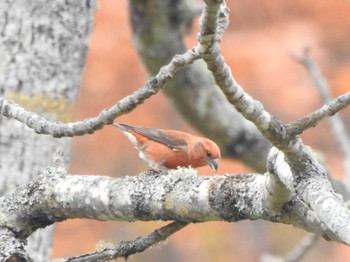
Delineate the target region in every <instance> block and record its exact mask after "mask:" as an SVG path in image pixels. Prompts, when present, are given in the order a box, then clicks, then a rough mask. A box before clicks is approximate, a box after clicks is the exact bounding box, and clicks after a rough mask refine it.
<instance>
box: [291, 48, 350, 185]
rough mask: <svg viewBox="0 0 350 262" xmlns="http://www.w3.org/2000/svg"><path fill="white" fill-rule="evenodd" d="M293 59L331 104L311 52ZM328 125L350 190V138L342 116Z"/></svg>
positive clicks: (330, 120) (338, 116)
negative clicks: (340, 157)
mask: <svg viewBox="0 0 350 262" xmlns="http://www.w3.org/2000/svg"><path fill="white" fill-rule="evenodd" d="M292 57H293V58H294V59H295V60H296V61H297V62H298V63H300V64H301V65H303V66H304V67H305V68H306V69H307V70H308V72H309V73H310V75H311V76H312V79H313V80H314V82H315V84H316V87H317V88H318V90H319V93H320V96H321V99H322V101H323V102H324V103H330V102H331V100H332V96H331V94H330V87H329V84H328V81H327V80H326V78H325V77H324V76H323V74H322V73H321V70H320V69H319V67H318V66H317V64H316V63H315V61H314V60H313V59H312V57H311V55H310V50H309V49H305V50H304V53H303V55H300V56H298V55H296V54H292ZM328 123H329V125H330V127H331V130H332V131H333V134H334V137H335V139H336V141H337V143H338V146H339V148H341V150H342V151H343V154H344V168H345V174H346V184H347V187H348V188H350V138H349V136H348V133H347V132H346V126H345V123H344V121H343V120H342V118H341V116H340V115H334V116H333V117H331V118H329V119H328Z"/></svg>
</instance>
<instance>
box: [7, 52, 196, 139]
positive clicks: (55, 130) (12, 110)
mask: <svg viewBox="0 0 350 262" xmlns="http://www.w3.org/2000/svg"><path fill="white" fill-rule="evenodd" d="M198 58H199V54H198V52H197V50H196V49H195V48H194V49H191V50H188V51H187V52H186V53H184V54H183V55H177V56H174V58H173V59H172V60H171V62H170V63H169V64H168V65H166V66H163V67H162V68H161V69H160V70H159V72H158V74H157V75H156V76H154V77H153V78H151V79H150V80H148V81H147V82H146V83H145V85H144V86H142V87H141V88H139V89H138V90H136V91H134V92H133V93H132V94H131V95H129V96H127V97H125V98H123V99H122V100H120V101H119V102H117V103H116V104H115V105H114V106H113V107H111V108H109V109H105V110H104V111H102V112H101V113H100V114H99V115H98V116H97V117H94V118H89V119H85V120H82V121H79V122H75V123H67V124H65V123H61V122H51V121H49V120H47V119H45V118H44V117H41V116H40V115H38V114H36V113H33V112H29V111H27V110H25V109H23V108H22V107H21V106H19V105H17V104H15V103H14V102H12V101H10V100H8V99H6V98H2V97H0V114H2V115H4V116H7V117H11V118H14V119H16V120H18V121H20V122H22V123H24V124H26V125H27V126H28V127H29V128H32V129H34V131H35V132H36V133H38V134H49V135H52V136H54V137H64V136H69V137H71V136H80V135H84V134H87V133H93V132H95V131H96V130H98V129H101V128H102V127H103V126H104V125H106V124H111V123H113V121H114V119H115V118H117V117H118V116H121V115H123V114H126V113H128V112H130V111H132V110H133V109H135V108H136V106H138V105H139V104H141V103H142V102H144V101H145V100H146V99H148V98H149V97H151V96H152V95H155V94H156V93H157V92H158V91H159V90H160V89H161V88H163V87H164V86H165V84H166V83H167V82H168V81H169V80H170V79H172V77H173V76H174V74H175V73H176V72H177V71H179V70H180V69H181V68H183V67H184V66H186V65H188V64H190V63H192V62H193V61H195V60H196V59H198Z"/></svg>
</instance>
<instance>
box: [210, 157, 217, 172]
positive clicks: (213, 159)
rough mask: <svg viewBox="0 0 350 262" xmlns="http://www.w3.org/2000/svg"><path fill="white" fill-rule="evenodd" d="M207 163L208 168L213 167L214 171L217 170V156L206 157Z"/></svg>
mask: <svg viewBox="0 0 350 262" xmlns="http://www.w3.org/2000/svg"><path fill="white" fill-rule="evenodd" d="M207 163H208V165H209V166H210V168H211V169H213V170H214V172H215V173H216V171H217V170H218V165H219V158H208V161H207Z"/></svg>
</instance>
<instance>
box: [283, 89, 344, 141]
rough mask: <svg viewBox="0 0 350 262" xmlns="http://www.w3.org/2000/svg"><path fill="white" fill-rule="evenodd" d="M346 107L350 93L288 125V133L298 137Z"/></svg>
mask: <svg viewBox="0 0 350 262" xmlns="http://www.w3.org/2000/svg"><path fill="white" fill-rule="evenodd" d="M348 105H350V92H348V93H346V94H344V95H341V96H338V97H337V98H335V99H334V100H332V101H331V102H329V103H328V104H325V105H323V106H322V107H321V108H319V109H318V110H316V111H314V112H312V113H310V114H308V115H306V116H304V117H302V118H300V119H298V120H296V121H294V122H292V123H290V124H289V125H288V133H289V134H290V135H291V136H296V135H299V134H301V133H303V132H304V131H305V130H307V129H309V128H310V127H315V126H316V125H317V124H318V123H319V122H320V121H321V120H323V119H324V118H326V117H330V116H333V115H335V114H336V113H338V112H339V111H340V110H342V109H344V108H345V107H347V106H348Z"/></svg>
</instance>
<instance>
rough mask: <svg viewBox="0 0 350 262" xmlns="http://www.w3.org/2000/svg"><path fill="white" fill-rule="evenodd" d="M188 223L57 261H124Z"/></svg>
mask: <svg viewBox="0 0 350 262" xmlns="http://www.w3.org/2000/svg"><path fill="white" fill-rule="evenodd" d="M188 224H189V223H186V222H180V221H175V222H172V223H170V224H168V225H166V226H163V227H161V228H159V229H157V230H155V231H153V232H152V233H151V234H149V235H148V236H146V237H139V238H137V239H135V240H133V241H123V242H121V243H120V244H118V245H116V246H114V247H111V248H105V249H103V250H102V251H98V252H94V253H90V254H85V255H82V256H78V257H70V258H66V259H59V260H58V261H59V262H92V261H101V262H102V261H108V260H110V259H116V258H118V257H124V258H125V259H126V258H128V257H129V256H131V255H133V254H136V253H141V252H143V251H144V250H146V249H147V248H150V247H151V246H154V245H155V244H157V243H159V242H161V241H164V240H166V239H167V238H168V237H170V236H171V235H172V234H174V233H176V232H177V231H179V230H181V229H182V228H184V227H185V226H187V225H188Z"/></svg>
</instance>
